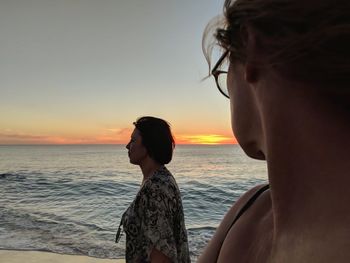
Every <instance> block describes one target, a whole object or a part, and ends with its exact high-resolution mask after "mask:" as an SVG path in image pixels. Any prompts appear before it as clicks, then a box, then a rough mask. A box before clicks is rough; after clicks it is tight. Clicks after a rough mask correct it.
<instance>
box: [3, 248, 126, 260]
mask: <svg viewBox="0 0 350 263" xmlns="http://www.w3.org/2000/svg"><path fill="white" fill-rule="evenodd" d="M0 262H4V263H5V262H6V263H24V262H25V263H112V262H114V263H125V260H124V259H101V258H94V257H88V256H77V255H63V254H56V253H50V252H41V251H18V250H0Z"/></svg>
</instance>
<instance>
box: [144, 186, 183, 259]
mask: <svg viewBox="0 0 350 263" xmlns="http://www.w3.org/2000/svg"><path fill="white" fill-rule="evenodd" d="M171 192H172V191H170V189H168V188H167V187H164V186H161V185H159V184H157V183H154V182H153V183H150V184H149V185H147V187H145V189H144V192H143V194H142V197H141V202H142V204H143V211H140V212H141V214H142V223H141V229H142V232H143V233H144V236H145V239H146V240H145V241H146V247H147V248H146V250H147V254H148V255H150V253H151V251H152V248H156V249H157V250H159V251H161V252H162V253H163V254H164V255H166V256H168V257H169V258H170V259H171V260H172V261H173V262H177V255H176V251H177V250H176V243H175V238H174V226H173V224H174V223H173V222H174V218H173V213H172V211H174V209H176V203H175V202H173V200H174V198H172V194H171Z"/></svg>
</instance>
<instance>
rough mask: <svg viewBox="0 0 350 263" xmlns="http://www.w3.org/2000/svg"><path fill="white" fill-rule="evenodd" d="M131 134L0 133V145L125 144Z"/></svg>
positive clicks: (110, 131) (113, 131) (121, 130)
mask: <svg viewBox="0 0 350 263" xmlns="http://www.w3.org/2000/svg"><path fill="white" fill-rule="evenodd" d="M130 134H131V129H129V128H115V129H107V130H104V131H102V132H100V134H98V135H90V136H86V135H81V136H77V135H74V136H73V135H67V136H60V135H38V134H35V135H33V134H27V133H22V132H13V131H11V132H0V144H125V143H126V142H127V141H128V140H129V138H130Z"/></svg>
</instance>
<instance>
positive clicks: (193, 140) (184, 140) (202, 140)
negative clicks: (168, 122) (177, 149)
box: [177, 134, 236, 145]
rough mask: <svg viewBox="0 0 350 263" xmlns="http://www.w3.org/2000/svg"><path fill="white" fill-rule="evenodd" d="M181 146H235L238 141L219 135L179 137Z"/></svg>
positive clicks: (178, 140)
mask: <svg viewBox="0 0 350 263" xmlns="http://www.w3.org/2000/svg"><path fill="white" fill-rule="evenodd" d="M177 142H178V143H179V144H207V145H215V144H234V143H236V140H235V139H234V138H233V137H228V136H224V135H219V134H197V135H181V136H179V137H177Z"/></svg>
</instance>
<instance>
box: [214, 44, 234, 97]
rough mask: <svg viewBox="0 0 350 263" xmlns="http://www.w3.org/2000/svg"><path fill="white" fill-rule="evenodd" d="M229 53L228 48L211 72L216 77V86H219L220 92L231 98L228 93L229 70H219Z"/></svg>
mask: <svg viewBox="0 0 350 263" xmlns="http://www.w3.org/2000/svg"><path fill="white" fill-rule="evenodd" d="M228 53H229V50H226V51H225V53H224V54H222V56H221V57H220V59H219V60H218V62H216V64H215V66H214V68H213V70H212V71H211V74H212V75H213V76H214V78H215V82H216V86H217V87H218V89H219V91H220V93H221V94H222V95H224V96H225V97H226V98H228V99H229V98H230V96H229V94H228V89H227V82H226V81H227V71H223V70H219V67H220V66H221V64H222V62H223V61H224V60H225V58H226V57H227V55H228Z"/></svg>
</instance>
